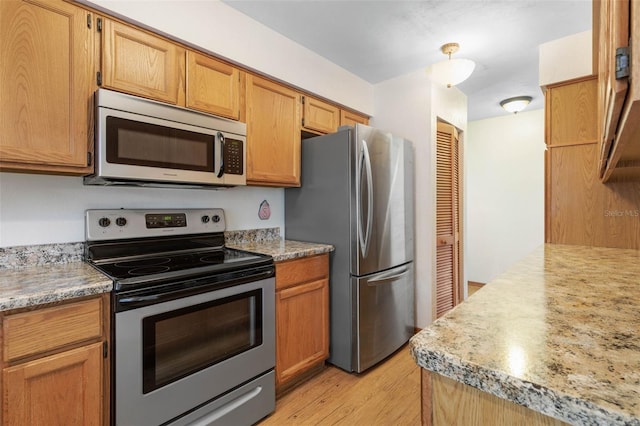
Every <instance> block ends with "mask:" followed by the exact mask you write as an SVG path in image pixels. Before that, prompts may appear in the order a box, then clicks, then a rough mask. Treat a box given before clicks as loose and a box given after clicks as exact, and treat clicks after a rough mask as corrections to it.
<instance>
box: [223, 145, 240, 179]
mask: <svg viewBox="0 0 640 426" xmlns="http://www.w3.org/2000/svg"><path fill="white" fill-rule="evenodd" d="M222 158H223V160H224V172H225V173H228V174H230V175H242V174H244V147H243V143H242V141H240V140H237V139H226V140H225V143H224V153H223V157H222Z"/></svg>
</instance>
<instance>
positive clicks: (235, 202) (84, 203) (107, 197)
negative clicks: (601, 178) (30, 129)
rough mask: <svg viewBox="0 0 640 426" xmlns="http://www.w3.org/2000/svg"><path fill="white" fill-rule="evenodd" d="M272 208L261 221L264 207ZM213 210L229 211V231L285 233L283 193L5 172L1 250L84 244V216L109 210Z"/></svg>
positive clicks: (0, 184) (0, 190)
mask: <svg viewBox="0 0 640 426" xmlns="http://www.w3.org/2000/svg"><path fill="white" fill-rule="evenodd" d="M263 200H267V201H268V202H269V205H270V206H271V217H270V218H269V219H268V220H260V219H259V218H258V210H259V207H260V203H261V202H262V201H263ZM186 207H194V208H208V207H220V208H223V209H224V210H225V216H226V219H227V229H228V230H240V229H257V228H276V227H279V228H280V229H281V230H284V190H283V189H279V188H256V187H236V188H226V189H219V190H205V189H174V188H171V189H167V188H135V187H104V186H84V185H83V184H82V178H79V177H68V176H47V175H36V174H18V173H0V247H12V246H22V245H32V244H50V243H69V242H79V241H84V239H85V237H84V211H85V210H86V209H106V208H109V209H111V208H127V209H131V208H164V209H168V208H175V209H180V208H186Z"/></svg>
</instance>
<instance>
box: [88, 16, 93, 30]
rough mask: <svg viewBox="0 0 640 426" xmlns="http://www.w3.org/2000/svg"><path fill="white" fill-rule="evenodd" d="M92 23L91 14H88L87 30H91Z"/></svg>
mask: <svg viewBox="0 0 640 426" xmlns="http://www.w3.org/2000/svg"><path fill="white" fill-rule="evenodd" d="M91 22H92V19H91V14H90V13H87V28H89V29H91Z"/></svg>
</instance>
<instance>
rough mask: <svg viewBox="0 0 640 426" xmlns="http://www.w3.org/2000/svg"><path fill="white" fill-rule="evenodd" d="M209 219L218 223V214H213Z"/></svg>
mask: <svg viewBox="0 0 640 426" xmlns="http://www.w3.org/2000/svg"><path fill="white" fill-rule="evenodd" d="M211 220H213V222H214V223H218V222H220V216H218V215H217V214H214V215H213V216H211Z"/></svg>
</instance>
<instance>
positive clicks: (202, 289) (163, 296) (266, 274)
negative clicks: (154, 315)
mask: <svg viewBox="0 0 640 426" xmlns="http://www.w3.org/2000/svg"><path fill="white" fill-rule="evenodd" d="M0 1H1V0H0ZM273 276H274V271H273V269H269V270H267V271H260V272H257V273H251V274H248V275H246V276H243V277H239V278H238V280H235V281H230V282H229V283H228V284H230V285H238V284H244V283H249V282H253V281H259V280H263V279H267V278H271V277H273ZM227 286H228V285H227ZM227 286H225V285H222V286H221V285H220V283H213V284H211V285H202V286H194V287H188V288H179V289H174V290H173V291H166V292H161V293H154V294H147V295H144V296H124V297H117V298H116V302H117V304H118V305H119V306H120V307H121V308H123V309H122V310H128V309H133V308H138V307H143V306H148V305H155V304H158V303H162V302H168V301H170V300H175V299H178V298H181V297H188V296H193V295H196V294H202V293H207V292H210V291H213V290H214V289H222V288H224V287H227ZM116 311H120V309H118V308H116Z"/></svg>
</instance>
